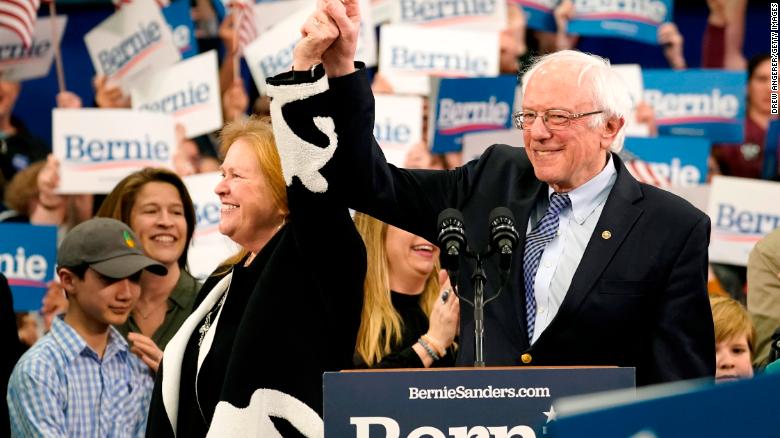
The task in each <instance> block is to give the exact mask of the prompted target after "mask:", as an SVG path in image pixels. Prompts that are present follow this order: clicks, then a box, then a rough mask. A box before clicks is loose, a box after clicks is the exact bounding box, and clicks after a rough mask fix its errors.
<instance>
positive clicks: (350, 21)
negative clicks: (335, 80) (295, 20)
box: [293, 0, 360, 77]
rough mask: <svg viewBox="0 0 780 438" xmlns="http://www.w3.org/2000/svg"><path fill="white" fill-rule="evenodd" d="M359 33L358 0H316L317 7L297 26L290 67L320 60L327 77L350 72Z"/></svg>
mask: <svg viewBox="0 0 780 438" xmlns="http://www.w3.org/2000/svg"><path fill="white" fill-rule="evenodd" d="M359 33H360V5H359V0H317V9H316V10H315V11H314V13H312V14H311V15H310V16H309V17H308V18H307V19H306V21H305V22H304V23H303V25H302V26H301V37H302V38H301V40H300V41H299V42H298V43H297V44H296V45H295V49H294V50H293V70H296V71H305V70H310V69H311V68H312V67H314V66H315V65H317V64H319V63H322V65H323V67H324V68H325V72H326V73H327V75H328V77H338V76H344V75H347V74H350V73H352V72H353V71H354V70H355V67H354V62H353V61H354V59H355V52H356V50H357V39H358V34H359Z"/></svg>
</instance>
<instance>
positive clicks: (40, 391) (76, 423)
mask: <svg viewBox="0 0 780 438" xmlns="http://www.w3.org/2000/svg"><path fill="white" fill-rule="evenodd" d="M153 385H154V380H153V378H152V375H151V371H150V370H149V367H148V366H146V364H144V363H143V362H142V361H141V360H140V359H138V358H137V357H136V356H135V355H134V354H132V353H131V352H130V350H129V348H128V344H127V341H125V340H124V338H122V335H120V334H119V332H118V331H117V330H116V329H115V328H113V327H111V328H110V331H109V336H108V344H107V345H106V350H105V353H104V354H103V358H102V359H100V358H99V356H98V355H97V353H95V351H94V350H92V349H91V348H90V347H89V346H88V345H87V343H86V342H85V341H84V339H83V338H82V337H81V336H79V334H78V333H77V332H76V330H74V329H73V327H71V326H70V325H68V324H67V323H66V322H65V321H64V320H62V319H61V318H59V317H58V318H54V321H53V323H52V327H51V331H50V332H49V333H48V334H47V335H46V336H44V337H43V338H41V339H40V340H39V341H38V342H37V343H36V344H35V345H33V346H32V347H31V348H30V350H28V351H27V352H26V353H25V354H24V355H23V356H22V358H21V359H20V360H19V362H18V363H17V364H16V367H15V368H14V371H13V373H12V374H11V378H10V380H9V381H8V397H7V399H8V411H9V414H10V419H11V435H12V436H14V437H46V438H51V437H101V438H102V437H141V436H144V434H145V432H146V416H147V412H148V410H149V401H150V400H151V395H152V387H153Z"/></svg>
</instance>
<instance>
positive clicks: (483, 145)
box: [462, 128, 523, 163]
mask: <svg viewBox="0 0 780 438" xmlns="http://www.w3.org/2000/svg"><path fill="white" fill-rule="evenodd" d="M494 144H506V145H509V146H514V147H517V148H518V149H520V147H522V146H523V131H521V130H519V129H515V128H511V129H501V130H498V131H482V132H469V133H466V134H463V154H462V156H463V162H464V163H468V162H469V161H471V160H476V159H477V158H479V157H481V156H482V153H484V152H485V150H486V149H487V148H489V147H490V146H492V145H494ZM518 153H522V152H520V151H519V150H518Z"/></svg>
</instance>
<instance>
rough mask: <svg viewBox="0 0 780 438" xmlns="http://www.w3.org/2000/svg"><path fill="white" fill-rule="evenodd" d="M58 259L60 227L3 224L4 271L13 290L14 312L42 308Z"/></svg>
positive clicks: (0, 253)
mask: <svg viewBox="0 0 780 438" xmlns="http://www.w3.org/2000/svg"><path fill="white" fill-rule="evenodd" d="M56 256H57V227H54V226H37V225H27V224H0V271H2V272H3V274H5V276H6V278H8V284H9V285H10V286H11V293H12V294H13V297H14V310H17V311H28V310H38V309H40V308H41V299H42V298H43V294H44V293H45V292H46V284H47V283H48V282H50V281H51V280H53V279H54V265H55V263H56V261H57V257H56Z"/></svg>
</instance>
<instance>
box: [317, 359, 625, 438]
mask: <svg viewBox="0 0 780 438" xmlns="http://www.w3.org/2000/svg"><path fill="white" fill-rule="evenodd" d="M323 381H324V399H323V403H324V417H325V437H326V438H347V437H354V438H402V437H403V438H407V437H426V438H427V437H433V438H445V437H452V436H454V437H464V438H465V437H476V436H479V437H491V438H492V437H507V438H508V437H523V438H531V437H536V436H542V435H543V434H544V433H546V424H547V422H549V421H552V420H554V419H555V415H556V414H555V410H554V409H553V407H552V405H553V401H554V400H556V399H558V398H560V397H566V396H571V395H581V394H588V393H593V392H599V391H606V390H613V389H625V388H633V387H634V386H635V370H634V368H614V367H612V368H595V367H594V368H567V367H557V368H483V369H476V368H458V369H447V370H392V371H350V372H341V373H325V376H324V378H323Z"/></svg>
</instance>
